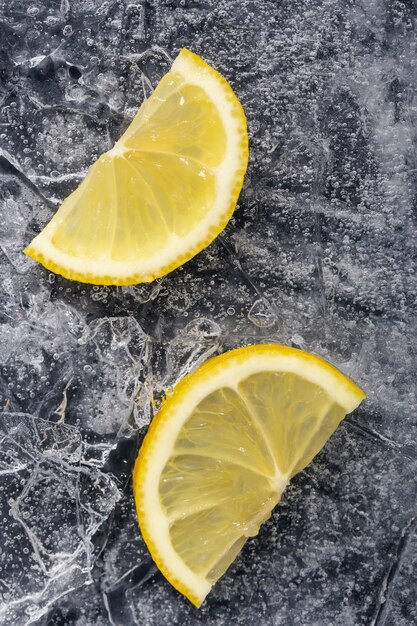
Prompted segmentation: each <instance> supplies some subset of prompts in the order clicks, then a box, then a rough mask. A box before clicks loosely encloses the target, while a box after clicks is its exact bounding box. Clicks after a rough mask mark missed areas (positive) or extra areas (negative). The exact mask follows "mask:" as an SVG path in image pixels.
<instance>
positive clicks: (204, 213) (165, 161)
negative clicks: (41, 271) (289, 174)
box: [25, 49, 248, 285]
mask: <svg viewBox="0 0 417 626" xmlns="http://www.w3.org/2000/svg"><path fill="white" fill-rule="evenodd" d="M247 162H248V135H247V128H246V119H245V115H244V112H243V109H242V107H241V105H240V103H239V100H238V99H237V97H236V96H235V94H234V93H233V91H232V89H231V87H230V86H229V84H228V83H227V82H226V80H225V79H224V78H223V77H222V76H221V75H220V74H219V73H218V72H216V71H215V70H214V69H213V68H211V67H210V66H209V65H207V63H205V61H203V60H202V59H200V58H199V57H198V56H197V55H195V54H193V53H192V52H190V51H189V50H186V49H184V50H182V51H181V52H180V54H179V55H178V57H177V58H176V60H175V61H174V63H173V65H172V68H171V70H170V71H169V72H168V73H167V74H166V75H165V76H164V77H163V78H162V80H161V81H160V83H159V85H158V86H157V88H156V89H155V91H154V92H153V93H152V95H151V97H150V98H149V99H148V100H146V101H145V102H144V103H143V105H142V106H141V107H140V109H139V111H138V113H137V114H136V116H135V118H134V119H133V121H132V123H131V124H130V126H129V128H128V129H127V130H126V132H125V133H124V135H123V136H122V137H121V138H120V140H119V141H118V142H117V143H116V144H115V146H114V147H113V148H112V149H111V150H110V151H109V152H106V153H105V154H103V155H101V156H100V157H99V159H98V160H97V161H96V162H95V163H94V164H93V165H92V167H91V168H90V170H89V171H88V173H87V176H86V177H85V179H84V180H83V182H82V183H81V184H80V186H79V187H78V189H76V190H75V191H74V192H73V193H72V194H71V195H70V196H69V197H68V198H67V199H66V200H65V201H64V202H63V204H62V205H61V207H60V208H59V210H58V211H57V213H56V214H55V215H54V217H53V218H52V220H51V221H50V222H49V224H47V226H46V227H45V228H44V230H43V231H42V232H41V233H40V234H39V235H38V236H37V237H35V239H34V240H33V241H32V242H31V244H30V245H29V246H28V247H27V248H26V249H25V253H26V254H27V255H29V256H30V257H32V258H33V259H35V260H37V261H39V262H40V263H42V265H44V266H45V267H46V268H48V269H49V270H52V271H54V272H56V273H58V274H62V275H63V276H65V277H66V278H70V279H73V280H78V281H81V282H87V283H93V284H100V285H108V284H113V285H128V284H134V283H139V282H149V281H152V280H154V279H155V278H158V277H160V276H163V275H165V274H167V273H168V272H171V271H172V270H173V269H175V268H176V267H178V266H179V265H182V264H183V263H185V262H186V261H188V260H189V259H191V258H192V257H193V256H194V255H195V254H197V253H198V252H200V251H201V250H202V249H203V248H205V247H206V246H208V245H209V244H210V243H211V242H212V241H213V239H214V238H215V237H217V235H218V234H219V233H220V232H221V231H222V230H223V229H224V227H225V226H226V224H227V222H228V221H229V219H230V217H231V216H232V213H233V210H234V208H235V206H236V202H237V199H238V196H239V193H240V190H241V187H242V183H243V177H244V174H245V171H246V168H247Z"/></svg>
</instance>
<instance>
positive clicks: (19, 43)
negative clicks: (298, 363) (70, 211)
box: [0, 0, 417, 626]
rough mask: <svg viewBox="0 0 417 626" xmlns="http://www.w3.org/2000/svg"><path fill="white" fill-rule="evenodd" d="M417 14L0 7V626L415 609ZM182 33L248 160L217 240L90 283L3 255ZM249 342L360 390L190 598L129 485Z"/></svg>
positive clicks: (289, 4) (117, 127)
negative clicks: (197, 373)
mask: <svg viewBox="0 0 417 626" xmlns="http://www.w3.org/2000/svg"><path fill="white" fill-rule="evenodd" d="M416 19H417V9H416V5H415V3H414V2H410V1H406V0H314V2H312V1H311V0H265V1H263V2H257V1H255V0H253V1H252V0H243V1H242V0H219V1H217V2H208V1H207V2H203V1H200V0H180V1H179V2H172V1H170V0H157V1H156V0H155V1H151V2H150V1H146V2H145V1H142V0H137V1H133V0H132V2H117V1H112V0H105V1H100V2H98V0H86V1H84V2H75V1H73V0H61V2H57V1H55V0H54V1H52V0H45V1H43V2H26V1H23V0H22V1H15V2H6V1H5V0H0V41H1V51H0V302H1V305H0V366H1V372H0V410H2V411H3V413H2V414H1V418H0V437H1V439H2V443H1V446H0V472H1V483H0V489H1V492H0V494H1V498H0V508H1V518H2V522H3V523H2V531H3V532H2V536H3V540H2V542H1V545H0V549H1V551H0V604H1V608H0V622H1V623H2V624H3V623H4V624H5V625H8V624H10V625H12V624H13V626H21V625H23V624H29V623H32V624H37V626H50V625H51V626H52V625H53V626H55V625H60V626H61V625H64V624H65V625H71V626H90V625H91V626H95V625H98V626H109V624H113V625H117V626H130V624H138V625H139V624H140V625H144V626H153V625H155V626H161V625H162V624H169V625H177V624H178V625H181V626H182V625H184V626H194V625H198V624H204V625H213V626H214V625H216V626H225V625H226V624H227V625H229V624H233V625H237V626H249V625H252V624H253V623H259V624H262V626H281V625H282V626H287V625H288V624H291V625H294V626H297V625H300V626H362V625H363V626H408V625H410V626H411V625H413V624H415V623H417V614H416V606H417V597H416V589H417V580H416V578H417V576H416V570H417V539H416V523H417V522H416V520H417V517H416V515H417V511H416V495H417V494H416V480H415V476H416V469H417V468H416V459H417V446H416V437H417V415H416V414H417V389H416V377H415V372H416V354H415V352H416V348H415V338H416V334H417V332H416V331H417V321H416V320H417V316H416V313H417V311H416V309H417V304H416V299H417V298H416V293H417V284H416V283H417V271H416V270H417V267H416V265H417V264H416V258H417V250H416V240H415V234H416V221H417V213H416V207H417V156H416V154H417V153H416V145H417V131H416V129H417V96H416V93H417V91H416V86H417V62H416V58H417V54H416V53H417V35H416ZM182 46H187V47H190V48H191V49H193V50H194V51H195V52H197V53H199V54H200V55H202V56H203V57H204V58H206V59H207V60H208V61H209V62H211V63H212V64H213V65H214V66H215V67H216V68H217V69H218V70H220V71H221V72H222V74H223V75H225V76H226V77H227V78H228V79H229V80H230V82H231V84H232V85H233V87H234V89H235V90H236V92H237V94H238V96H239V98H240V99H241V101H242V103H243V105H244V107H245V110H246V113H247V117H248V124H249V132H250V144H251V157H250V164H249V170H248V174H247V177H246V181H245V186H244V190H243V192H242V195H241V198H240V201H239V207H238V209H237V211H236V213H235V216H234V218H233V220H232V221H231V223H230V224H229V226H228V227H227V228H226V230H225V232H224V233H223V234H222V235H221V236H220V237H219V238H218V239H217V240H216V241H215V242H214V243H213V244H212V245H211V246H210V247H209V248H208V249H207V250H205V251H204V252H202V253H201V254H200V255H198V257H196V258H195V259H193V260H192V261H190V262H189V263H188V264H187V265H185V266H184V267H183V268H180V269H178V270H177V271H175V272H174V273H173V274H171V275H170V276H168V277H166V278H165V279H162V280H159V281H157V282H155V283H153V284H151V285H142V286H140V285H139V286H134V287H128V288H112V287H91V286H88V285H80V284H78V283H72V282H69V281H66V280H64V279H62V278H61V277H59V276H55V275H53V274H49V273H48V272H47V271H46V270H44V269H43V268H42V267H40V266H38V265H37V264H35V263H33V262H31V261H30V260H29V259H27V258H26V257H25V256H24V255H22V253H21V250H22V248H23V247H24V246H25V245H26V244H27V243H28V242H29V241H30V240H31V238H32V237H33V236H34V234H35V233H37V232H39V230H40V229H41V228H42V227H43V225H44V224H45V223H46V221H47V220H48V218H49V217H50V216H51V215H52V214H53V212H54V211H55V210H56V207H57V206H58V204H59V202H61V201H62V199H63V198H64V197H65V196H66V195H67V194H68V193H69V192H70V191H71V190H73V189H74V187H75V186H76V185H77V184H78V182H79V181H80V180H81V178H82V177H83V175H84V174H85V172H86V170H87V168H88V166H89V165H90V164H91V163H92V162H93V161H94V160H95V159H96V157H97V156H98V155H99V154H100V153H101V152H103V151H104V150H106V149H108V148H109V147H110V146H111V145H112V143H113V142H114V140H115V139H117V138H118V137H119V136H120V133H121V132H122V130H123V129H124V128H125V127H126V125H127V123H128V121H129V119H130V118H131V116H132V114H133V113H134V112H135V110H136V108H137V106H138V105H139V104H140V102H141V101H142V100H143V98H144V97H145V95H146V94H148V93H149V92H150V90H151V89H152V86H153V85H155V84H156V83H157V81H158V79H159V78H160V76H161V75H162V74H163V73H165V72H166V71H167V69H168V68H169V64H170V59H171V58H173V57H175V55H176V54H177V52H178V50H179V48H181V47H182ZM256 341H277V342H282V343H287V344H291V345H295V346H298V347H302V348H304V349H306V350H311V351H314V352H316V353H318V354H320V355H321V356H323V357H325V358H328V359H329V360H331V361H332V362H333V363H335V364H336V365H337V366H339V367H340V368H341V369H342V370H343V371H344V372H346V373H348V374H350V375H352V376H353V377H354V378H355V380H356V381H357V382H358V383H359V384H360V385H361V386H362V387H363V388H364V389H365V391H366V392H367V395H368V399H367V401H366V403H364V404H363V406H362V407H361V408H360V410H359V411H357V412H356V413H355V414H354V415H352V416H350V417H349V418H348V419H347V420H346V422H345V423H344V424H343V425H342V426H341V427H340V428H339V430H338V431H337V432H336V434H335V435H334V437H333V438H332V439H331V440H330V441H329V443H328V445H327V446H326V447H325V449H324V450H323V451H322V453H321V454H320V455H319V457H318V458H317V459H316V460H315V461H314V462H313V464H312V465H311V466H310V467H309V468H308V469H307V470H306V471H305V472H304V473H303V474H302V475H300V476H298V477H297V478H296V479H295V480H294V482H293V484H292V485H291V487H290V488H289V489H288V492H287V493H286V495H285V497H284V500H283V501H282V503H281V505H280V506H279V507H278V509H277V510H276V511H275V513H274V515H273V517H272V518H271V520H270V521H269V522H268V523H267V524H265V526H264V527H263V528H262V530H261V533H260V535H259V536H258V537H257V538H255V539H254V540H252V541H251V542H249V543H248V545H247V546H246V548H245V550H244V552H243V553H242V554H241V555H240V557H239V558H238V560H237V561H236V563H235V564H234V566H233V567H232V568H231V569H230V570H229V572H228V573H227V575H226V576H225V577H224V578H223V579H222V580H221V582H220V583H219V584H218V585H217V586H216V588H215V590H214V591H213V592H212V594H211V595H210V597H209V599H208V601H207V602H206V604H205V605H204V607H203V608H202V609H201V610H200V611H199V612H198V611H196V610H194V609H193V608H192V607H191V606H190V605H189V604H188V603H187V602H186V601H185V600H183V599H182V598H181V597H179V596H178V594H176V592H175V591H173V590H172V589H171V587H170V586H169V585H168V584H167V583H166V582H165V581H164V580H163V579H162V577H161V576H160V575H159V574H158V573H155V569H154V567H153V565H152V563H151V561H150V560H149V557H148V554H147V551H146V548H145V546H144V544H143V542H142V540H141V538H140V535H139V532H138V530H137V524H136V519H135V513H134V508H133V502H132V498H131V487H130V483H129V475H130V472H131V469H132V464H133V460H134V457H135V455H136V450H137V447H138V443H139V442H140V439H141V437H142V436H143V434H144V432H145V428H146V425H147V423H148V422H149V420H150V419H151V417H152V413H153V411H154V410H155V409H156V408H157V407H158V403H159V401H160V399H161V397H162V396H163V394H164V392H165V390H166V389H169V388H170V387H172V386H173V385H174V384H175V382H176V380H178V379H179V378H180V377H181V376H182V375H183V374H184V373H186V372H188V371H190V370H191V369H192V368H193V367H195V366H196V365H197V364H199V363H200V362H202V361H204V360H205V359H206V358H207V357H209V356H210V355H212V354H216V353H219V352H221V351H223V350H225V349H228V348H231V347H234V346H238V345H243V344H246V343H252V342H256Z"/></svg>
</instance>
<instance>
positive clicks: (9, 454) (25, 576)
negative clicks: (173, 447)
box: [0, 413, 120, 626]
mask: <svg viewBox="0 0 417 626" xmlns="http://www.w3.org/2000/svg"><path fill="white" fill-rule="evenodd" d="M0 437H1V446H0V447H1V453H0V455H1V456H0V474H1V477H2V486H1V498H0V507H1V515H2V529H3V537H4V540H3V543H2V551H1V553H0V562H1V566H0V572H1V576H0V585H1V604H0V620H1V623H2V624H4V625H5V626H7V625H9V624H10V625H15V624H22V625H23V624H29V623H32V622H33V621H34V620H35V619H37V618H38V617H40V616H41V615H43V614H44V613H46V611H47V609H48V606H49V605H50V604H51V603H53V602H54V601H55V600H56V599H57V598H59V597H61V596H62V595H64V594H66V593H68V592H69V591H70V590H71V589H74V588H77V587H79V586H82V585H85V584H90V583H91V581H92V578H91V569H92V567H93V563H94V560H95V554H94V545H93V537H94V535H95V533H96V532H97V530H98V529H99V528H100V526H101V525H102V524H103V522H104V521H105V520H106V519H107V517H108V516H109V514H110V512H111V511H112V510H113V508H114V506H115V504H116V502H117V501H118V499H119V497H120V493H119V490H118V488H117V486H116V483H115V481H114V480H113V479H112V478H111V477H110V476H109V475H107V474H104V473H103V472H100V471H98V470H96V469H92V468H89V467H88V466H87V465H84V464H83V445H82V439H81V436H80V433H79V431H78V430H77V429H76V428H75V427H72V426H68V425H66V424H62V423H51V422H47V421H45V420H42V419H40V418H35V417H33V416H31V415H28V414H24V413H2V414H0Z"/></svg>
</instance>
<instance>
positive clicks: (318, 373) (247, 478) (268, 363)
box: [133, 344, 365, 606]
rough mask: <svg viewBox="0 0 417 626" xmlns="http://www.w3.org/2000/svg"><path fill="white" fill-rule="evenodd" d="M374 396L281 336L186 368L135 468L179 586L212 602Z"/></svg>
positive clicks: (147, 530)
mask: <svg viewBox="0 0 417 626" xmlns="http://www.w3.org/2000/svg"><path fill="white" fill-rule="evenodd" d="M364 397H365V395H364V393H363V392H362V391H361V390H360V389H359V388H358V387H357V386H356V385H355V384H354V383H353V382H352V381H351V380H350V379H349V378H347V377H346V376H344V375H343V374H342V373H341V372H339V371H338V370H337V369H336V368H334V367H333V366H331V365H330V364H328V363H327V362H325V361H323V360H322V359H320V358H319V357H316V356H314V355H312V354H308V353H306V352H302V351H301V350H296V349H293V348H288V347H285V346H279V345H275V344H267V345H260V346H250V347H247V348H241V349H239V350H234V351H232V352H229V353H226V354H224V355H222V356H220V357H215V358H213V359H211V360H209V361H208V362H207V363H205V364H204V365H203V366H201V367H200V368H199V369H198V370H197V371H196V372H194V373H193V374H191V375H189V376H187V377H185V378H184V379H183V380H182V381H181V382H180V383H179V384H178V385H177V386H176V387H175V389H174V391H173V393H172V395H170V396H168V398H167V400H166V401H165V403H164V405H163V406H162V408H161V410H160V412H159V413H158V415H157V416H156V417H155V419H154V420H153V422H152V424H151V426H150V428H149V431H148V434H147V435H146V437H145V440H144V443H143V445H142V448H141V450H140V453H139V455H138V459H137V462H136V466H135V470H134V476H133V481H134V495H135V501H136V507H137V513H138V519H139V524H140V528H141V531H142V534H143V537H144V539H145V542H146V543H147V545H148V547H149V550H150V552H151V555H152V558H153V559H154V561H155V562H156V564H157V565H158V567H159V568H160V570H161V571H162V572H163V574H164V575H165V576H166V577H167V579H168V580H169V581H170V582H171V583H172V584H173V585H174V587H176V588H177V589H178V590H179V591H180V592H181V593H183V594H184V595H185V596H187V597H188V598H189V599H190V601H191V602H193V603H194V604H195V605H196V606H200V605H201V603H202V601H203V600H204V598H205V597H206V595H207V593H208V592H209V591H210V589H211V587H212V585H213V584H214V583H215V582H216V581H217V580H218V578H219V577H220V576H221V575H222V574H223V573H224V572H225V571H226V569H227V568H228V567H229V565H230V564H231V563H232V562H233V560H234V559H235V557H236V556H237V554H238V553H239V551H240V550H241V548H242V546H243V545H244V543H245V542H246V540H247V539H248V537H251V536H254V535H256V534H257V533H258V530H259V527H260V525H261V524H262V522H264V521H265V520H266V519H268V517H269V516H270V515H271V512H272V510H273V508H274V507H275V505H276V504H277V503H278V502H279V500H280V497H281V495H282V492H283V491H284V489H285V487H286V485H287V484H288V482H289V480H290V479H291V477H292V476H294V475H295V474H296V473H297V472H299V471H300V470H301V469H303V468H304V467H305V466H306V465H307V464H308V463H309V462H310V461H311V460H312V458H313V457H314V456H315V455H316V454H317V453H318V452H319V451H320V449H321V448H322V446H323V445H324V444H325V442H326V441H327V439H328V438H329V437H330V435H331V434H332V433H333V432H334V430H335V429H336V428H337V426H338V424H339V423H340V421H341V420H342V419H343V417H344V416H345V415H346V413H348V412H350V411H352V410H353V409H354V408H356V407H357V406H358V404H359V403H360V402H361V401H362V400H363V399H364Z"/></svg>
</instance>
